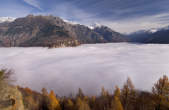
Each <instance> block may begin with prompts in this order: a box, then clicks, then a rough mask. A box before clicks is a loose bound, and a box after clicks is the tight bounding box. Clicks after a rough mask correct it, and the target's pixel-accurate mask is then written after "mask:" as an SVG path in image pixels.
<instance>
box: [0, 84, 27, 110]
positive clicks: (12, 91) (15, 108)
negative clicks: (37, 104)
mask: <svg viewBox="0 0 169 110" xmlns="http://www.w3.org/2000/svg"><path fill="white" fill-rule="evenodd" d="M0 110H24V105H23V99H22V94H21V92H20V91H19V90H18V89H17V87H15V86H9V85H3V87H2V86H1V89H0Z"/></svg>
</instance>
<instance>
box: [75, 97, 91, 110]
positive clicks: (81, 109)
mask: <svg viewBox="0 0 169 110" xmlns="http://www.w3.org/2000/svg"><path fill="white" fill-rule="evenodd" d="M76 110H90V107H89V105H88V103H87V102H86V101H84V100H82V99H80V98H78V99H77V102H76Z"/></svg>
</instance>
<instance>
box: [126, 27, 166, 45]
mask: <svg viewBox="0 0 169 110" xmlns="http://www.w3.org/2000/svg"><path fill="white" fill-rule="evenodd" d="M127 38H128V39H130V40H129V42H136V43H154V44H168V43H169V27H164V28H160V29H150V30H141V31H137V32H134V33H131V34H129V35H127Z"/></svg>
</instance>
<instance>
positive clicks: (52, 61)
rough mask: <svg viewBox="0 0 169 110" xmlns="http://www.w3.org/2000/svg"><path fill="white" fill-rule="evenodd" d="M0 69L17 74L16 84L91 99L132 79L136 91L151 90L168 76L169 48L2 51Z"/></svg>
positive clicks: (112, 46)
mask: <svg viewBox="0 0 169 110" xmlns="http://www.w3.org/2000/svg"><path fill="white" fill-rule="evenodd" d="M0 68H9V69H13V70H14V71H15V74H14V76H13V79H15V80H16V81H15V83H16V84H18V85H21V86H23V87H30V88H32V89H34V90H38V91H40V90H41V88H43V87H45V88H47V89H48V90H51V89H52V90H55V92H56V93H57V94H59V95H69V94H71V93H75V92H76V91H77V90H78V88H79V87H80V88H82V89H83V91H84V93H86V94H88V95H92V94H99V92H100V89H101V87H103V86H104V87H105V88H106V89H108V90H109V91H112V90H113V88H114V86H115V85H118V86H120V87H122V85H123V84H124V82H125V81H126V79H127V77H130V78H131V79H132V81H133V83H134V85H135V87H136V88H137V89H141V90H149V91H150V90H151V87H152V85H153V83H155V82H156V81H157V80H158V78H160V77H161V76H163V75H164V74H166V75H168V76H169V45H165V44H163V45H162V44H161V45H159V44H146V45H141V44H128V43H114V44H113V43H112V44H111V43H110V44H90V45H81V46H79V47H74V48H53V49H48V48H0Z"/></svg>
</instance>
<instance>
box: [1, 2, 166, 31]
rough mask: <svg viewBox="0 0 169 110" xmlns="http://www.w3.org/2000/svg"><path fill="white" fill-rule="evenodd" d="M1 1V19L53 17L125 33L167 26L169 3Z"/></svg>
mask: <svg viewBox="0 0 169 110" xmlns="http://www.w3.org/2000/svg"><path fill="white" fill-rule="evenodd" d="M0 2H1V3H0V17H23V16H26V15H28V14H43V15H49V14H52V15H54V16H60V17H61V18H64V19H67V20H70V21H74V22H78V23H81V24H86V25H90V24H92V23H96V22H97V23H100V24H103V25H107V26H109V27H111V28H112V29H114V30H116V31H119V32H124V33H125V32H133V31H137V30H140V29H149V28H159V27H164V26H167V25H169V7H168V5H169V0H1V1H0Z"/></svg>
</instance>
